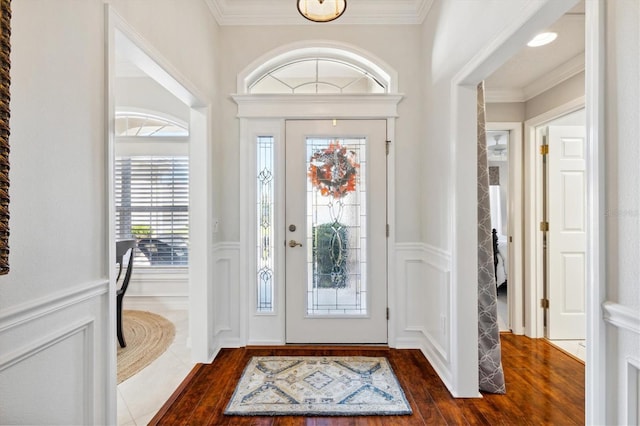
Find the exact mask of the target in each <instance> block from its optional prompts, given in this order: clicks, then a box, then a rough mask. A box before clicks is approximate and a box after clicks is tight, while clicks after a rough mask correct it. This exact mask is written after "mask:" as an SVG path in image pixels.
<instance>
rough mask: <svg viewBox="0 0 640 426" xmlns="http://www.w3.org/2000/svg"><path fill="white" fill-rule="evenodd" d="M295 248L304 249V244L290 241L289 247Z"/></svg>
mask: <svg viewBox="0 0 640 426" xmlns="http://www.w3.org/2000/svg"><path fill="white" fill-rule="evenodd" d="M295 246H300V247H302V243H299V242H297V241H296V240H289V247H295Z"/></svg>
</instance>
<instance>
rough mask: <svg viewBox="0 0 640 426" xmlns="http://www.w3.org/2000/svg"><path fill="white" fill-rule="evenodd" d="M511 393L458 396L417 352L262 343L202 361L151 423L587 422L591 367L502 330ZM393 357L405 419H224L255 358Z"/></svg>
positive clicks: (548, 347) (504, 358)
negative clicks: (586, 382) (406, 404)
mask: <svg viewBox="0 0 640 426" xmlns="http://www.w3.org/2000/svg"><path fill="white" fill-rule="evenodd" d="M501 337H502V350H503V365H504V369H505V377H506V381H507V394H506V395H489V394H485V395H483V398H482V399H455V398H452V397H451V395H450V393H449V392H448V391H447V389H446V387H445V386H444V385H443V383H442V382H441V381H440V379H439V378H438V376H437V374H436V373H435V371H434V370H433V368H432V367H431V366H430V365H429V363H428V362H427V360H426V359H425V358H424V357H423V356H422V354H421V353H420V352H419V351H418V350H396V349H388V348H376V347H359V348H357V349H354V348H348V347H345V348H328V347H314V348H310V347H304V346H300V347H272V348H269V347H256V348H240V349H223V350H222V351H221V352H220V353H219V354H218V356H217V357H216V359H215V360H214V362H213V363H212V364H209V365H203V364H198V365H197V366H196V368H194V370H192V372H191V374H190V375H189V377H188V378H187V380H186V382H185V383H183V384H182V385H181V387H180V388H179V390H178V391H176V393H174V395H173V396H172V397H171V399H170V400H169V401H168V402H167V403H166V404H165V406H164V407H163V408H162V409H161V410H160V412H158V414H157V415H156V416H155V417H154V418H153V419H152V420H151V422H150V424H151V425H161V424H176V423H178V422H187V423H189V424H201V425H205V424H209V425H223V424H233V425H239V424H261V425H283V424H287V425H298V424H300V425H302V424H345V425H346V424H350V425H351V424H356V422H357V424H359V425H360V424H363V425H364V424H376V425H379V424H384V421H385V420H393V424H407V425H409V424H452V425H453V424H485V425H492V424H565V425H566V424H584V421H585V417H584V392H585V387H584V365H583V364H582V363H580V362H579V361H577V360H575V359H574V358H572V357H570V356H568V355H566V354H565V353H564V352H562V351H560V350H558V349H556V348H555V347H553V346H552V345H550V344H549V343H548V342H546V341H544V340H542V339H539V340H533V339H529V338H527V337H521V336H514V335H512V334H509V333H507V334H502V336H501ZM355 353H357V354H359V355H368V356H386V357H387V358H388V359H389V361H390V362H391V365H392V367H393V369H394V372H395V373H396V375H397V377H398V380H399V381H400V383H401V385H402V387H403V389H404V392H405V394H406V396H407V399H408V400H409V403H410V404H411V407H412V409H413V414H412V415H411V416H400V417H359V418H354V417H334V418H329V419H327V418H320V417H318V418H305V417H225V416H224V415H223V414H222V413H223V411H224V408H225V406H226V404H227V402H228V401H229V398H230V397H231V395H232V393H233V390H234V387H235V384H236V382H237V380H238V379H239V377H240V375H241V373H242V371H243V369H244V366H245V364H246V363H247V361H248V360H249V358H250V357H251V356H257V355H352V354H355Z"/></svg>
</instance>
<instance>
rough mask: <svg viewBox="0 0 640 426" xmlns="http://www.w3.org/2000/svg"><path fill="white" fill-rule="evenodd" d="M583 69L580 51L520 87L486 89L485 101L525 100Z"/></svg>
mask: <svg viewBox="0 0 640 426" xmlns="http://www.w3.org/2000/svg"><path fill="white" fill-rule="evenodd" d="M584 69H585V55H584V53H581V54H579V55H576V56H574V57H573V58H571V59H569V60H568V61H567V62H565V63H563V64H562V65H560V66H559V67H557V68H555V69H553V70H552V71H550V72H548V73H547V74H545V75H543V76H542V77H541V78H539V79H537V80H535V81H534V82H533V83H530V84H529V85H527V86H525V87H523V88H522V89H517V88H515V89H487V91H486V93H485V97H486V101H487V102H488V103H508V102H527V101H529V100H531V99H533V98H535V97H536V96H538V95H541V94H542V93H544V92H546V91H547V90H550V89H552V88H554V87H556V86H557V85H558V84H560V83H562V82H564V81H566V80H568V79H570V78H571V77H573V76H575V75H578V74H579V73H581V72H583V71H584Z"/></svg>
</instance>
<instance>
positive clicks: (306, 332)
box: [285, 120, 387, 343]
mask: <svg viewBox="0 0 640 426" xmlns="http://www.w3.org/2000/svg"><path fill="white" fill-rule="evenodd" d="M385 141H386V121H385V120H366V121H361V120H339V121H335V122H334V121H333V120H314V121H310V120H293V121H287V126H286V226H287V229H286V231H285V232H286V235H287V239H286V242H285V243H286V247H287V248H286V305H287V306H286V314H287V317H286V332H287V342H289V343H386V341H387V321H386V306H387V288H386V284H387V283H386V279H387V271H386V265H387V247H386V147H385Z"/></svg>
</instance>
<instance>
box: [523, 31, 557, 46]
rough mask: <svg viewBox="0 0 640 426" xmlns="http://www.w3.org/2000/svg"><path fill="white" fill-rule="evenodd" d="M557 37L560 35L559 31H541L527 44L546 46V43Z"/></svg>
mask: <svg viewBox="0 0 640 426" xmlns="http://www.w3.org/2000/svg"><path fill="white" fill-rule="evenodd" d="M557 37H558V34H557V33H541V34H538V35H537V36H535V37H534V38H533V40H531V41H530V42H529V43H527V46H529V47H538V46H544V45H545V44H549V43H551V42H552V41H553V40H555V39H556V38H557Z"/></svg>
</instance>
